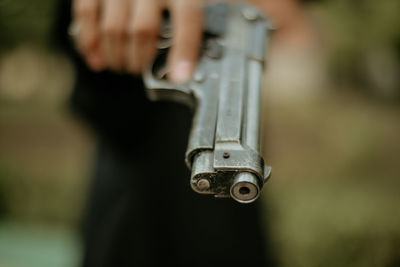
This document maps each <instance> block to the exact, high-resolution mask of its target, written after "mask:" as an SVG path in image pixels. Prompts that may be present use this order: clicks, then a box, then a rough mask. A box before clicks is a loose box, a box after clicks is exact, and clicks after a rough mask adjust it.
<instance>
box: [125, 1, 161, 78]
mask: <svg viewBox="0 0 400 267" xmlns="http://www.w3.org/2000/svg"><path fill="white" fill-rule="evenodd" d="M160 2H161V1H160V0H136V1H135V3H134V6H133V7H132V8H133V12H132V17H131V18H130V23H129V26H128V27H129V28H128V46H127V48H126V55H127V62H126V65H127V67H128V70H129V71H130V72H132V73H135V74H138V73H140V72H141V71H142V70H143V68H144V67H145V66H147V64H149V62H150V60H151V59H152V58H153V56H154V53H155V51H156V42H157V36H158V32H159V28H160V23H161V11H162V5H161V3H160Z"/></svg>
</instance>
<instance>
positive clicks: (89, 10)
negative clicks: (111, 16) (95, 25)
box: [74, 4, 96, 17]
mask: <svg viewBox="0 0 400 267" xmlns="http://www.w3.org/2000/svg"><path fill="white" fill-rule="evenodd" d="M74 11H75V13H76V15H77V16H78V17H94V16H95V15H96V6H95V5H94V4H81V5H77V6H76V8H75V10H74Z"/></svg>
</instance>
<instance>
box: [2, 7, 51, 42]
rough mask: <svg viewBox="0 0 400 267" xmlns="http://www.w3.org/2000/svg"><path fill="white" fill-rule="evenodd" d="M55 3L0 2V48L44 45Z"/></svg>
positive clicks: (47, 37) (47, 36)
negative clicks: (22, 44) (28, 44)
mask: <svg viewBox="0 0 400 267" xmlns="http://www.w3.org/2000/svg"><path fill="white" fill-rule="evenodd" d="M57 2H58V1H53V0H35V1H30V0H18V1H15V0H0V48H3V49H4V48H9V47H13V46H15V45H16V44H18V43H21V42H35V43H41V44H43V43H46V42H47V41H48V39H49V34H50V31H51V27H52V20H53V19H54V8H55V6H56V4H57Z"/></svg>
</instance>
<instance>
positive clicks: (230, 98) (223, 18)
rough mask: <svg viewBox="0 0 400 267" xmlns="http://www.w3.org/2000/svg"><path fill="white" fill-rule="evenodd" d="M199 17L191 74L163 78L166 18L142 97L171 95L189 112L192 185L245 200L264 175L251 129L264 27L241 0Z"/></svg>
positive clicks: (256, 128) (256, 127)
mask: <svg viewBox="0 0 400 267" xmlns="http://www.w3.org/2000/svg"><path fill="white" fill-rule="evenodd" d="M205 14H206V33H205V38H204V46H203V47H204V48H203V51H202V54H201V56H200V59H199V62H198V65H197V67H196V71H195V74H194V77H193V79H192V80H191V81H190V82H188V83H185V84H172V83H170V82H168V81H167V79H166V78H165V77H166V74H167V70H166V67H165V59H166V55H167V53H168V48H169V47H170V45H171V29H170V27H169V23H168V22H166V23H164V27H163V30H162V33H161V39H160V41H159V53H158V55H157V57H156V59H155V61H154V62H153V64H152V66H151V68H150V69H149V70H148V71H146V72H145V74H144V82H145V84H146V87H147V93H148V96H149V98H150V99H152V100H162V99H163V100H174V101H178V102H181V103H185V104H187V105H190V106H191V107H193V108H195V110H196V112H195V116H194V119H193V126H192V129H191V134H190V138H189V144H188V147H187V152H186V163H187V165H188V166H189V168H191V170H192V174H191V178H190V184H191V187H192V188H193V190H194V191H196V192H198V193H200V194H211V195H214V196H215V197H229V196H230V197H232V198H233V199H235V200H236V201H238V202H240V203H251V202H253V201H255V200H256V199H257V198H258V197H259V195H260V191H261V188H262V186H263V185H264V183H265V182H266V180H267V179H268V178H269V177H270V174H271V168H270V167H268V166H265V165H264V160H263V158H262V157H261V155H260V134H259V132H260V109H261V103H260V100H261V96H260V95H261V80H262V74H263V67H264V57H265V48H266V41H267V37H268V26H269V25H268V21H267V20H266V19H265V17H264V16H263V14H262V13H260V12H259V11H258V10H257V9H255V8H254V7H252V6H249V5H247V4H243V3H231V4H226V3H218V4H213V5H210V6H208V7H207V8H206V10H205Z"/></svg>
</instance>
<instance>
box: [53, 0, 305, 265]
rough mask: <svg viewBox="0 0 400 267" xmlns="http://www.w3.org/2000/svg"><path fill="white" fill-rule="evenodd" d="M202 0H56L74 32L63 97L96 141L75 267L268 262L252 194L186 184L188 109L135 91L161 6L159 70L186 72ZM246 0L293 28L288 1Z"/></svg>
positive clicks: (263, 225) (182, 76) (63, 23)
mask: <svg viewBox="0 0 400 267" xmlns="http://www.w3.org/2000/svg"><path fill="white" fill-rule="evenodd" d="M205 2H206V1H201V0H73V1H72V3H71V2H70V1H68V0H65V1H64V2H63V5H62V7H61V8H60V10H61V14H60V17H59V19H60V21H59V28H58V31H57V33H58V35H59V36H60V40H61V43H62V44H64V45H65V44H67V43H69V42H68V38H67V37H66V35H64V33H65V32H66V31H67V28H68V25H72V26H70V33H71V34H72V35H73V39H74V44H73V45H69V46H67V47H66V49H67V50H68V51H69V53H70V55H71V57H72V58H73V59H74V62H75V63H76V69H77V77H76V83H75V90H74V92H73V95H72V97H71V103H72V106H73V108H74V110H75V112H77V113H78V114H79V115H80V116H81V117H82V118H84V119H85V120H86V121H87V122H88V123H89V124H90V125H91V126H92V128H93V129H94V131H95V132H96V134H97V143H98V151H97V159H96V167H95V168H96V169H95V174H94V177H93V180H92V183H91V186H90V194H89V197H88V204H87V208H86V213H85V218H84V225H83V231H82V232H83V245H84V253H83V263H82V266H85V267H103V266H104V267H105V266H228V265H232V266H236V265H243V266H274V265H276V261H275V255H274V252H273V250H272V247H271V246H270V245H269V242H267V240H268V237H267V236H266V235H265V234H266V232H265V229H267V228H268V226H267V223H268V220H267V218H266V217H265V216H266V215H265V214H264V213H262V210H261V208H260V203H261V202H260V201H257V202H256V203H253V204H249V205H243V204H239V203H235V202H234V201H233V200H231V199H213V198H210V197H206V196H201V195H198V194H196V193H194V192H192V190H191V189H190V186H189V177H190V172H189V170H188V169H187V168H186V166H185V164H184V160H183V159H184V153H185V149H186V145H187V139H188V134H189V129H190V125H191V115H192V114H191V112H190V111H189V110H188V109H187V108H186V107H183V106H181V105H178V104H175V103H167V102H154V103H153V102H150V101H149V100H148V99H147V98H146V96H145V93H144V87H143V83H142V81H141V78H140V73H141V72H142V71H143V69H144V68H145V67H146V66H147V65H148V64H149V62H150V61H151V60H152V58H153V56H154V53H155V50H156V48H155V47H156V41H157V35H158V31H159V28H160V23H161V16H162V12H163V10H165V9H168V10H169V11H170V13H171V18H172V23H173V29H174V34H173V46H172V49H171V52H170V54H169V57H168V66H169V69H170V74H169V77H168V78H169V79H170V80H171V81H172V82H176V83H179V82H184V81H186V80H188V79H190V78H191V75H192V73H193V70H194V68H195V65H196V60H197V58H198V56H199V49H200V45H201V37H202V31H203V27H204V25H203V22H204V21H203V6H204V4H205ZM247 2H250V3H252V4H254V5H256V6H258V7H259V8H260V9H262V10H265V11H268V12H270V14H271V16H275V17H276V22H277V23H278V25H279V26H280V27H281V29H282V30H281V32H285V27H286V28H287V27H289V29H290V25H292V27H296V26H294V25H293V24H290V23H288V25H285V23H287V21H286V20H290V18H291V17H293V16H295V14H296V12H298V10H299V9H300V7H299V3H298V2H297V1H296V0H282V1H269V0H248V1H247ZM278 2H279V3H278ZM70 5H72V14H69V13H68V12H66V10H68V9H69V8H70V7H69V6H70ZM281 10H286V11H285V12H283V13H282V12H281ZM280 12H281V13H282V14H285V16H283V15H280ZM288 14H289V15H288ZM280 19H281V20H280Z"/></svg>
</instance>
